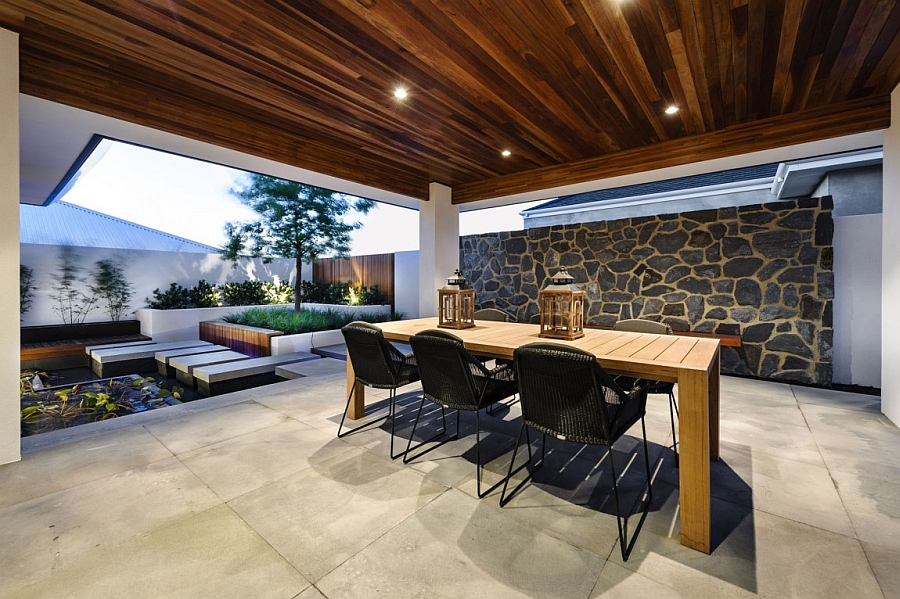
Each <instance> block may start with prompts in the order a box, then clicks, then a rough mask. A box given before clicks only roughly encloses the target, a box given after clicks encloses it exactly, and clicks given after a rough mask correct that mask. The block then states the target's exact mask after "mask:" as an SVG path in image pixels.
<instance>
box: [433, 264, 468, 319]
mask: <svg viewBox="0 0 900 599" xmlns="http://www.w3.org/2000/svg"><path fill="white" fill-rule="evenodd" d="M438 326H439V327H442V328H445V329H468V328H470V327H474V326H475V290H474V289H467V288H466V279H465V277H463V276H462V273H461V272H459V269H458V268H457V269H456V272H454V273H453V275H451V276H449V277H447V284H446V285H444V286H443V287H441V288H440V289H438Z"/></svg>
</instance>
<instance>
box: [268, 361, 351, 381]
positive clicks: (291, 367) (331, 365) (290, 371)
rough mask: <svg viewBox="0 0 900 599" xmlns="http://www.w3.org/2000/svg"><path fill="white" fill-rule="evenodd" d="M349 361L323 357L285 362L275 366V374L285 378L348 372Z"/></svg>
mask: <svg viewBox="0 0 900 599" xmlns="http://www.w3.org/2000/svg"><path fill="white" fill-rule="evenodd" d="M346 373H347V362H346V361H344V360H336V359H334V358H322V359H321V360H308V361H306V362H295V363H293V364H284V365H283V366H278V367H277V368H275V376H278V377H281V378H283V379H299V378H304V377H320V376H330V375H333V374H340V375H343V374H346Z"/></svg>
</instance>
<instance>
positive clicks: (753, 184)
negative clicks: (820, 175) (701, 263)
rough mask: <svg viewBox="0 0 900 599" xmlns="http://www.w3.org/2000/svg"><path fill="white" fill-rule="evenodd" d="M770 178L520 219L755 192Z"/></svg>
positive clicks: (599, 203)
mask: <svg viewBox="0 0 900 599" xmlns="http://www.w3.org/2000/svg"><path fill="white" fill-rule="evenodd" d="M772 181H773V178H772V177H764V178H761V179H748V180H746V181H738V182H735V183H722V184H720V185H710V186H707V187H703V188H701V189H692V190H682V191H677V192H660V193H651V194H646V195H641V196H632V197H629V198H622V199H619V200H598V201H596V202H588V203H585V204H577V205H575V206H558V207H555V208H543V209H537V210H531V211H530V212H529V213H528V214H524V213H521V215H522V218H525V219H528V218H536V217H539V216H540V217H545V216H558V215H560V214H577V213H579V212H590V211H594V210H603V209H605V208H620V207H624V206H639V205H642V204H662V203H665V202H674V201H677V200H690V199H694V198H702V197H707V196H715V195H722V194H725V193H739V192H745V191H757V190H760V189H770V188H771V186H772Z"/></svg>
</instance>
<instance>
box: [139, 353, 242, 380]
mask: <svg viewBox="0 0 900 599" xmlns="http://www.w3.org/2000/svg"><path fill="white" fill-rule="evenodd" d="M229 349H230V348H228V347H225V346H224V345H207V346H203V347H181V348H178V349H166V350H163V351H158V352H156V354H155V356H154V357H155V358H156V369H157V372H159V374H160V376H163V377H165V378H167V379H172V378H175V369H174V368H172V366H170V365H169V360H170V359H171V358H177V357H179V356H193V355H197V354H208V353H210V352H221V351H228V350H229Z"/></svg>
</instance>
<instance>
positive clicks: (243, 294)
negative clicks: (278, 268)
mask: <svg viewBox="0 0 900 599" xmlns="http://www.w3.org/2000/svg"><path fill="white" fill-rule="evenodd" d="M219 289H220V290H221V291H222V299H223V303H224V304H225V305H226V306H262V305H267V304H286V303H289V302H290V301H291V300H292V298H293V296H294V289H293V287H291V285H290V284H289V283H285V282H284V281H282V282H279V283H270V282H268V281H244V282H242V283H225V284H224V285H221V286H219Z"/></svg>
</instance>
